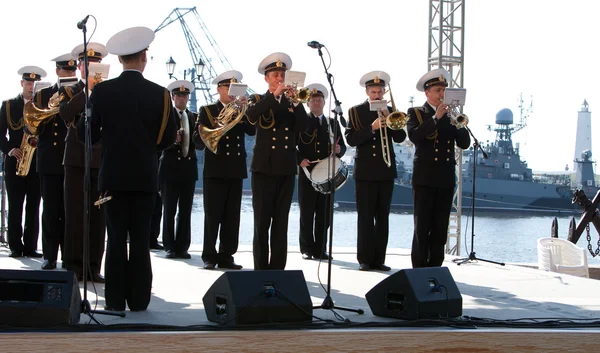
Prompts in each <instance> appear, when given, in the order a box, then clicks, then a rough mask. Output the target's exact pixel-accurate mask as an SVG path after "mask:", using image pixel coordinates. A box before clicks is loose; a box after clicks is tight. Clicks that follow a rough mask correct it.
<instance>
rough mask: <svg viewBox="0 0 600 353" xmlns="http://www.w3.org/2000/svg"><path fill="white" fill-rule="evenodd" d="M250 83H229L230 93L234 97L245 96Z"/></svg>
mask: <svg viewBox="0 0 600 353" xmlns="http://www.w3.org/2000/svg"><path fill="white" fill-rule="evenodd" d="M247 89H248V85H247V84H244V83H231V84H229V91H228V92H227V94H228V95H230V96H233V97H238V96H245V95H246V90H247Z"/></svg>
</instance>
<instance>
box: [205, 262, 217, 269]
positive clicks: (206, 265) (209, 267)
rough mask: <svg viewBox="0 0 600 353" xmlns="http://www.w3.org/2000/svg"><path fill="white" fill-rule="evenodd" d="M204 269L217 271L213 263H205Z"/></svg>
mask: <svg viewBox="0 0 600 353" xmlns="http://www.w3.org/2000/svg"><path fill="white" fill-rule="evenodd" d="M204 269H205V270H214V269H215V264H213V263H212V262H208V261H207V262H205V263H204Z"/></svg>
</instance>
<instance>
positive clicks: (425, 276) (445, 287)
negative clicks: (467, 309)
mask: <svg viewBox="0 0 600 353" xmlns="http://www.w3.org/2000/svg"><path fill="white" fill-rule="evenodd" d="M366 298H367V302H368V303H369V307H370V308H371V311H372V312H373V314H374V315H377V316H385V317H393V318H397V319H404V320H416V319H431V318H440V317H456V316H461V315H462V296H461V295H460V292H459V291H458V287H457V286H456V283H455V282H454V279H453V278H452V275H451V274H450V271H449V270H448V268H447V267H426V268H415V269H406V270H400V271H398V272H396V273H394V274H393V275H391V276H389V277H388V278H386V279H384V280H383V281H381V282H379V284H377V285H376V286H375V287H373V289H371V290H370V291H369V292H368V293H367V295H366Z"/></svg>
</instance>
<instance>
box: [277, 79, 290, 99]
mask: <svg viewBox="0 0 600 353" xmlns="http://www.w3.org/2000/svg"><path fill="white" fill-rule="evenodd" d="M288 89H289V87H288V86H286V85H285V84H283V82H279V85H278V86H277V88H276V89H275V92H273V95H274V96H275V98H277V97H279V96H281V95H282V94H283V92H285V91H286V90H288Z"/></svg>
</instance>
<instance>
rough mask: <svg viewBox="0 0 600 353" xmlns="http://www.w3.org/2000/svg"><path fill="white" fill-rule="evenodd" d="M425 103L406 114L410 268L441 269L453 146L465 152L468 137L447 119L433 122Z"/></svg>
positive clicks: (452, 178)
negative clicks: (410, 156) (410, 148)
mask: <svg viewBox="0 0 600 353" xmlns="http://www.w3.org/2000/svg"><path fill="white" fill-rule="evenodd" d="M434 115H435V111H434V109H433V108H432V107H431V106H430V105H429V104H428V103H425V104H424V105H423V106H422V107H415V108H410V109H409V110H408V117H409V120H408V123H407V127H408V136H409V138H410V140H411V141H412V142H413V143H414V144H415V148H416V149H415V157H414V161H413V163H414V166H413V176H412V185H413V201H414V224H415V227H414V234H413V242H412V251H411V261H412V265H413V267H415V268H416V267H431V266H441V265H442V263H443V261H444V247H445V244H446V238H447V235H448V222H449V218H450V211H451V208H452V198H453V195H454V186H455V184H456V171H455V169H456V161H455V158H454V143H455V141H456V144H457V145H458V146H459V147H460V148H463V149H464V148H468V147H469V144H470V141H471V140H470V137H469V133H468V131H467V130H466V129H457V128H456V127H455V126H454V125H452V124H451V123H450V118H449V117H448V115H447V114H446V115H444V116H443V117H442V118H440V119H439V120H437V119H434Z"/></svg>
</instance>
